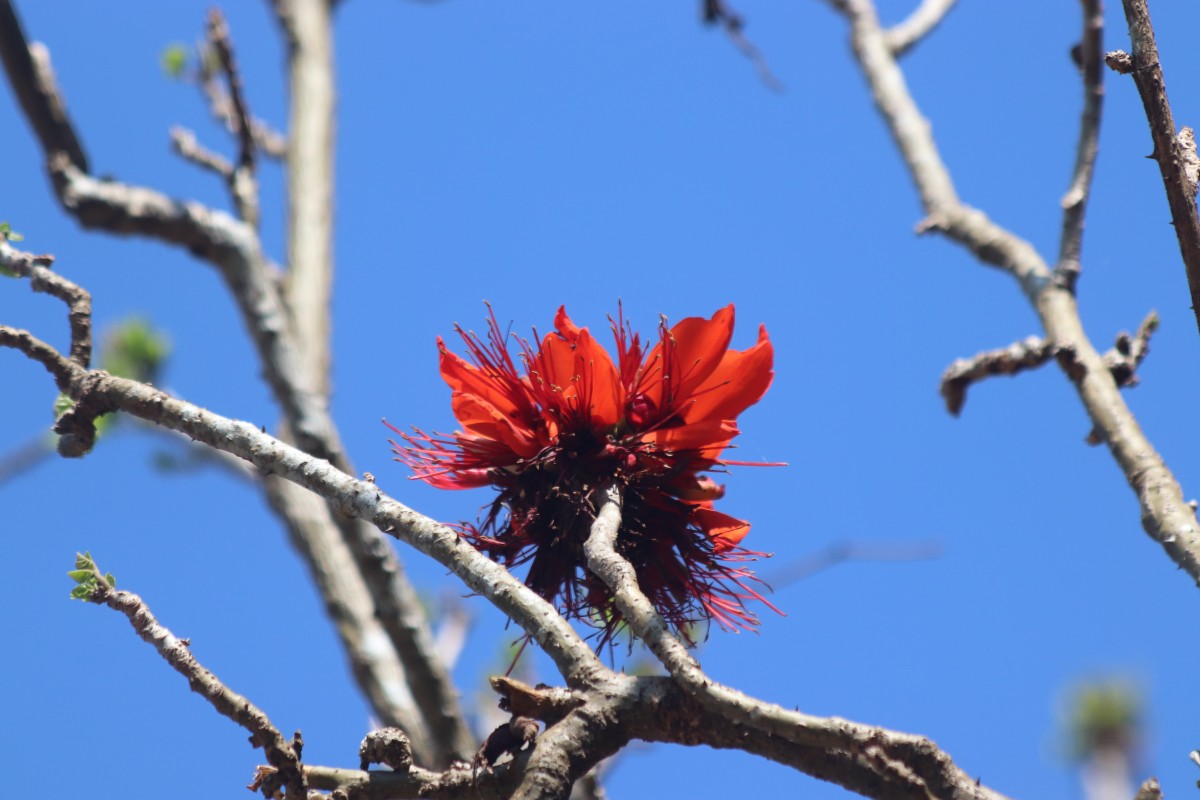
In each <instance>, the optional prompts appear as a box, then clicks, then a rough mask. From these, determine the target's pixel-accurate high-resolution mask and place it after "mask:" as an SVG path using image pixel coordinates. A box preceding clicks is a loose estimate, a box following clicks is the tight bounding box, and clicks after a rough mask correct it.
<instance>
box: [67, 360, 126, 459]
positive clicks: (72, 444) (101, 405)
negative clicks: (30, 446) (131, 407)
mask: <svg viewBox="0 0 1200 800" xmlns="http://www.w3.org/2000/svg"><path fill="white" fill-rule="evenodd" d="M107 377H108V373H107V372H102V371H95V372H89V373H88V374H87V375H86V376H85V377H84V378H83V380H82V381H81V383H80V392H79V398H78V399H77V400H76V401H75V404H74V405H73V406H71V407H70V408H69V409H67V410H66V411H64V412H63V413H62V414H61V415H60V416H59V418H58V420H57V421H56V422H55V423H54V432H55V433H57V434H58V454H59V455H60V456H62V457H63V458H82V457H83V456H85V455H87V454H88V453H90V452H91V450H92V447H93V446H94V445H95V444H96V420H97V419H98V418H99V417H101V416H103V415H105V414H107V413H109V412H110V411H115V410H116V407H115V406H113V405H112V404H111V403H108V402H105V401H104V400H102V399H101V398H100V396H99V394H98V393H97V392H96V391H95V390H96V387H97V385H98V384H99V383H100V381H102V380H103V379H105V378H107Z"/></svg>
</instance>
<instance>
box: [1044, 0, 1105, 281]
mask: <svg viewBox="0 0 1200 800" xmlns="http://www.w3.org/2000/svg"><path fill="white" fill-rule="evenodd" d="M1080 5H1081V7H1082V9H1083V34H1082V36H1081V37H1080V40H1079V44H1078V45H1077V46H1076V47H1075V49H1074V50H1073V51H1072V53H1073V55H1075V56H1076V64H1077V65H1078V66H1079V72H1080V74H1081V75H1082V76H1083V113H1082V114H1081V115H1080V119H1079V142H1078V144H1077V145H1076V147H1075V169H1074V170H1073V172H1072V176H1071V185H1070V187H1069V188H1068V189H1067V193H1066V194H1065V195H1063V198H1062V207H1063V223H1062V238H1061V241H1060V243H1059V250H1058V264H1057V266H1055V268H1054V274H1055V277H1056V278H1058V279H1059V280H1060V281H1061V282H1062V284H1063V286H1065V287H1066V288H1067V289H1069V290H1071V291H1074V290H1075V281H1076V280H1077V279H1078V277H1079V273H1080V270H1081V269H1082V262H1081V261H1080V259H1081V254H1082V252H1083V221H1084V214H1085V213H1086V211H1087V198H1088V193H1089V191H1090V190H1091V186H1092V176H1093V175H1094V174H1095V172H1096V156H1097V155H1098V154H1099V152H1100V112H1101V110H1102V108H1103V105H1104V76H1103V73H1102V72H1101V71H1100V61H1101V59H1102V58H1103V51H1104V45H1103V39H1104V7H1103V4H1102V3H1101V2H1100V0H1080Z"/></svg>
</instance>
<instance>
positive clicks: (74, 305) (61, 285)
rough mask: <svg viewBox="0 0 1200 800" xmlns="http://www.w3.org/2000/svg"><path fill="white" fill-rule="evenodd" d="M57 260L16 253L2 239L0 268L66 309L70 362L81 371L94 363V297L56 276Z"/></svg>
mask: <svg viewBox="0 0 1200 800" xmlns="http://www.w3.org/2000/svg"><path fill="white" fill-rule="evenodd" d="M53 263H54V256H50V255H40V256H35V255H33V254H31V253H25V252H22V251H20V250H17V249H15V248H14V247H13V246H12V245H10V244H9V243H8V242H7V241H5V240H4V237H3V236H0V267H3V268H4V269H7V270H9V271H10V272H15V273H16V274H17V275H19V276H21V277H23V278H29V286H30V288H32V289H33V290H34V291H35V292H44V293H45V294H48V295H50V296H51V297H56V298H58V299H59V300H62V301H63V302H64V303H65V304H66V306H67V322H68V324H69V325H70V327H71V356H70V357H71V360H72V361H74V362H75V363H76V364H78V365H79V366H81V367H85V368H86V367H88V366H90V365H91V361H92V296H91V295H90V294H88V293H87V291H85V290H84V289H82V288H81V287H79V286H78V285H76V284H74V283H72V282H71V281H69V280H67V279H66V278H64V277H62V276H61V275H59V274H57V273H55V272H53V271H52V270H51V269H50V266H51V265H52V264H53Z"/></svg>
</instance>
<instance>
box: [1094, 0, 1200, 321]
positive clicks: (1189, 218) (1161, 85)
mask: <svg viewBox="0 0 1200 800" xmlns="http://www.w3.org/2000/svg"><path fill="white" fill-rule="evenodd" d="M1122 4H1123V5H1124V7H1125V20H1126V22H1128V24H1129V38H1130V39H1131V40H1132V43H1133V57H1132V61H1131V62H1130V63H1129V64H1128V67H1129V68H1128V69H1123V68H1122V66H1121V65H1122V63H1123V60H1122V59H1121V56H1124V55H1125V54H1123V53H1119V51H1118V53H1111V54H1109V57H1108V58H1107V59H1106V60H1107V61H1108V62H1109V65H1110V66H1112V67H1113V68H1114V69H1117V70H1118V71H1121V72H1125V71H1128V72H1130V73H1131V74H1132V75H1133V82H1134V83H1135V84H1136V85H1137V89H1138V94H1139V95H1141V98H1142V107H1143V108H1144V109H1145V110H1146V119H1147V120H1148V121H1149V123H1150V135H1151V137H1152V138H1153V139H1154V152H1153V153H1152V154H1151V158H1153V159H1154V160H1155V161H1157V162H1158V169H1159V171H1160V172H1161V173H1162V181H1163V188H1164V189H1166V192H1167V204H1168V205H1169V206H1170V207H1171V224H1172V225H1174V227H1175V236H1176V238H1177V239H1178V240H1179V253H1180V255H1181V256H1182V257H1183V267H1184V270H1185V271H1186V273H1187V279H1188V290H1189V292H1190V293H1191V299H1192V311H1193V312H1194V313H1195V315H1196V325H1197V327H1198V328H1200V214H1198V213H1197V209H1196V182H1197V156H1196V143H1195V139H1194V136H1193V134H1192V131H1191V129H1190V128H1184V129H1183V130H1182V131H1180V133H1179V135H1178V136H1176V134H1175V119H1174V116H1173V115H1172V113H1171V104H1170V102H1169V101H1168V100H1167V84H1166V79H1165V78H1164V77H1163V71H1162V65H1161V64H1160V63H1159V59H1158V45H1157V43H1155V41H1154V28H1153V27H1152V26H1151V24H1150V9H1149V8H1147V7H1146V0H1123V2H1122ZM1128 58H1129V57H1128V56H1125V60H1128Z"/></svg>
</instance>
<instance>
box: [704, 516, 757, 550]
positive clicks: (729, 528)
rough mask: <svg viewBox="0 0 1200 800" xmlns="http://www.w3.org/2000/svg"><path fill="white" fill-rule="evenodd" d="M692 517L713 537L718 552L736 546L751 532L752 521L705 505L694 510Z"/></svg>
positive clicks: (709, 536)
mask: <svg viewBox="0 0 1200 800" xmlns="http://www.w3.org/2000/svg"><path fill="white" fill-rule="evenodd" d="M692 519H693V521H695V523H696V526H697V527H698V528H700V530H702V531H704V532H705V533H706V534H708V538H710V539H712V541H713V544H714V545H715V546H716V549H717V552H718V553H723V552H725V551H727V550H729V549H730V548H732V547H735V546H736V545H737V544H738V543H739V542H741V541H742V539H745V538H746V534H747V533H749V532H750V523H749V522H746V521H745V520H744V519H738V518H737V517H731V516H729V515H728V514H722V513H721V512H720V511H714V510H713V509H711V508H705V507H704V506H700V507H698V508H697V509H696V510H695V511H693V512H692Z"/></svg>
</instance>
